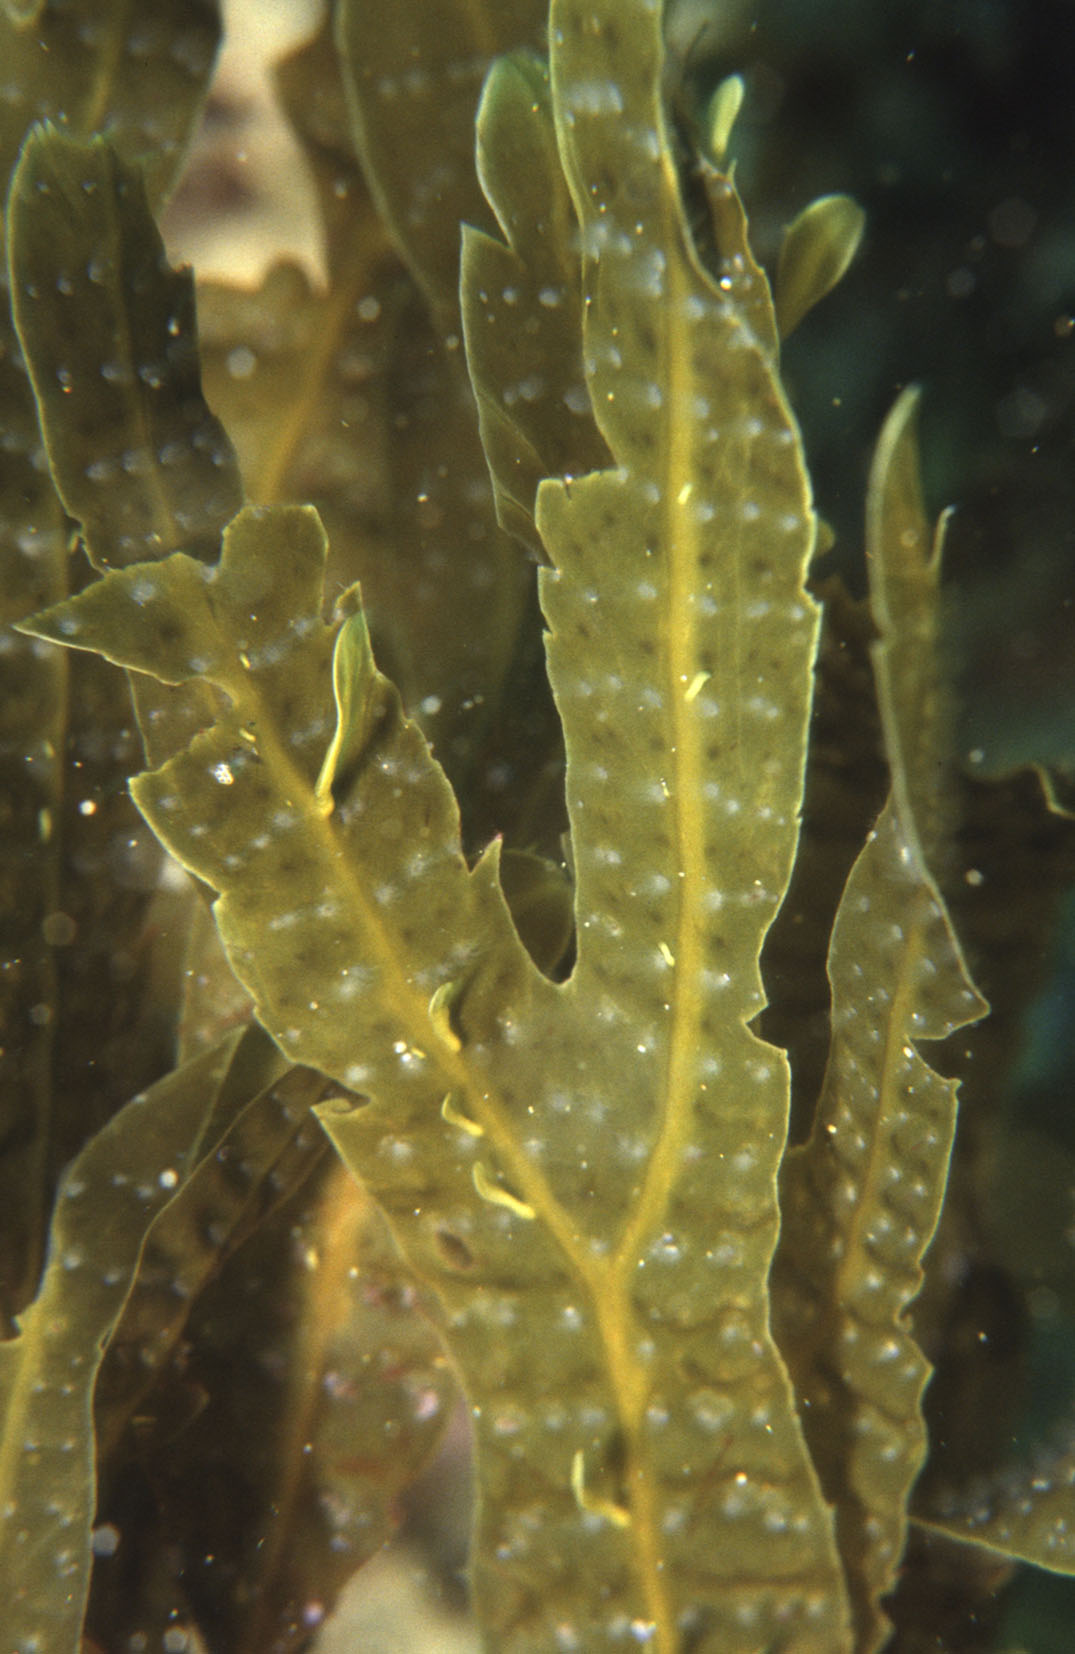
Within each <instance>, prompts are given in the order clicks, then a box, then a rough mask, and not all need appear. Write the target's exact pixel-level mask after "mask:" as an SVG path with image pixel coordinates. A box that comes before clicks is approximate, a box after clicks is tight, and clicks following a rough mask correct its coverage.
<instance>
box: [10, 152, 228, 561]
mask: <svg viewBox="0 0 1075 1654" xmlns="http://www.w3.org/2000/svg"><path fill="white" fill-rule="evenodd" d="M8 225H9V235H10V243H11V244H10V249H9V252H10V263H11V281H12V306H13V312H14V316H15V323H16V326H17V328H18V331H19V336H20V342H21V344H22V348H23V351H24V354H25V356H26V360H27V365H28V367H29V370H30V378H31V382H32V384H33V388H34V394H35V396H36V399H37V405H38V413H39V415H40V418H41V425H42V432H43V435H44V438H45V445H46V448H47V450H48V455H49V463H50V466H51V469H52V476H53V481H54V482H55V484H56V487H57V490H58V492H59V494H60V497H61V499H62V500H63V503H64V506H65V507H66V509H67V511H68V512H69V514H70V515H71V516H72V517H75V518H77V519H78V521H79V522H80V523H81V524H82V529H83V534H84V536H85V540H86V549H87V551H88V553H89V556H90V559H91V561H92V562H93V563H94V564H95V566H96V567H97V568H109V567H112V566H117V565H120V566H121V565H124V564H128V563H138V562H145V561H146V560H148V559H149V558H153V557H161V556H164V555H166V554H167V553H168V552H169V551H173V550H175V549H176V548H178V547H183V549H184V550H186V551H188V552H191V553H193V554H194V555H196V556H201V557H203V558H205V559H206V560H211V559H212V558H214V557H215V556H216V553H217V550H218V547H219V543H220V534H221V530H222V529H223V527H224V524H225V523H226V522H227V521H228V519H229V518H230V517H232V516H233V515H234V513H235V512H236V511H237V510H238V509H239V506H240V504H241V501H242V493H241V488H240V483H239V475H238V469H237V467H236V464H235V456H234V454H233V453H232V450H231V445H230V443H229V442H228V439H227V437H226V436H225V434H224V431H223V429H222V427H221V425H220V424H219V422H218V421H217V420H216V419H215V418H214V416H213V415H212V413H211V412H210V410H209V408H208V407H207V406H206V404H205V401H204V400H203V398H202V395H201V385H200V382H199V374H198V349H197V333H196V327H195V321H194V289H193V281H192V278H191V275H190V272H189V271H182V272H176V271H174V270H171V269H170V268H169V267H168V263H167V260H166V258H165V256H164V247H163V243H162V242H161V238H160V233H159V231H158V230H157V227H156V225H155V224H154V222H153V219H152V216H151V214H150V211H149V206H148V203H147V200H146V194H145V188H144V186H143V184H142V181H141V178H140V177H139V175H138V174H137V173H136V172H135V171H133V170H131V169H130V168H128V167H127V166H125V165H124V164H123V162H122V161H121V160H120V159H119V157H118V155H117V154H116V153H115V151H114V150H113V149H112V148H110V146H109V145H108V144H107V143H105V142H104V140H102V139H96V140H94V141H93V142H91V143H88V144H84V143H78V142H76V141H75V140H74V139H71V138H69V137H67V136H66V135H65V134H63V133H61V132H59V131H56V130H44V131H38V132H35V133H34V134H32V136H31V137H30V138H29V139H28V140H27V143H26V146H25V148H24V150H23V153H22V157H21V159H20V162H19V165H18V168H17V169H16V172H15V177H14V180H13V182H12V189H11V201H10V204H9V207H8Z"/></svg>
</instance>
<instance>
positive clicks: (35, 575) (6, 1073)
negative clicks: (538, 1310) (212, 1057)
mask: <svg viewBox="0 0 1075 1654" xmlns="http://www.w3.org/2000/svg"><path fill="white" fill-rule="evenodd" d="M218 33H219V26H218V19H217V12H216V7H215V5H213V4H212V3H208V0H204V3H203V0H198V3H196V4H191V3H190V0H163V3H161V0H134V3H133V4H130V5H124V6H120V7H114V6H108V5H102V4H100V3H99V0H75V3H68V0H43V3H39V4H22V3H15V0H12V3H11V4H9V5H8V6H7V7H6V8H0V81H2V95H0V196H2V197H3V199H4V200H5V201H6V199H7V197H8V186H9V183H10V177H11V173H12V171H13V169H14V166H15V162H16V159H17V156H18V153H19V149H20V147H21V145H22V142H23V140H24V138H25V135H26V133H27V131H28V130H29V128H30V127H31V126H32V125H33V123H34V122H35V121H39V120H42V119H45V118H49V117H51V118H54V119H58V118H60V117H61V115H62V117H63V118H64V119H65V120H66V121H67V123H68V127H69V130H75V131H80V132H83V133H85V132H86V131H87V130H88V129H90V128H92V127H93V126H99V125H105V124H107V125H108V127H109V131H110V135H111V137H112V139H113V141H114V142H116V144H117V145H118V146H119V148H120V149H121V150H122V152H123V153H124V154H125V155H126V156H127V157H128V158H129V159H130V158H133V157H142V158H144V159H145V161H146V163H147V165H148V166H149V169H150V173H151V181H150V191H151V195H152V197H153V198H154V200H158V199H159V198H160V196H161V193H162V192H163V191H164V190H165V189H166V187H167V185H168V183H169V182H170V180H171V179H172V178H173V177H174V174H175V169H176V167H177V165H178V162H179V159H180V158H181V156H182V153H183V150H184V148H185V146H186V141H187V138H188V136H189V133H190V130H191V127H192V125H193V123H194V122H195V121H196V120H197V117H198V113H199V110H200V108H201V104H202V101H203V98H204V95H205V90H206V87H207V85H208V78H209V71H210V69H211V67H212V60H213V54H214V52H215V49H216V43H217V37H218ZM0 242H2V243H3V244H4V245H3V250H0V431H2V433H3V435H2V440H0V625H2V626H3V628H4V630H3V635H2V637H0V798H3V799H4V801H5V804H4V806H3V824H2V828H0V909H2V911H3V919H2V924H3V929H4V934H5V937H6V942H5V956H6V958H7V959H8V960H9V961H14V960H15V959H16V958H17V959H18V961H19V963H18V965H17V966H14V965H11V966H9V968H8V969H6V970H5V971H4V973H3V981H2V983H0V1050H2V1055H0V1139H2V1140H3V1143H4V1152H3V1156H2V1161H0V1214H2V1217H0V1226H2V1232H3V1233H2V1241H0V1260H2V1261H0V1303H2V1306H3V1309H2V1312H0V1313H2V1314H3V1317H4V1320H5V1322H6V1318H7V1314H8V1312H9V1310H10V1308H11V1306H12V1305H16V1306H18V1305H20V1304H24V1303H26V1302H27V1300H28V1299H29V1298H30V1297H32V1296H33V1292H34V1290H35V1287H36V1282H37V1277H38V1274H39V1270H40V1265H41V1258H42V1250H43V1245H44V1221H45V1214H46V1213H47V1211H48V1208H49V1205H50V1204H51V1199H52V1194H53V1188H54V1183H55V1178H56V1176H57V1174H58V1171H59V1168H60V1167H61V1166H62V1165H64V1164H65V1163H66V1162H67V1161H69V1160H70V1159H71V1158H72V1156H73V1155H74V1154H75V1153H76V1152H77V1149H78V1147H79V1146H80V1145H81V1143H82V1142H83V1141H84V1140H85V1137H86V1134H87V1132H88V1131H91V1130H92V1129H94V1127H95V1126H96V1125H97V1124H98V1123H100V1119H101V1117H102V1114H104V1113H107V1112H108V1111H110V1109H111V1108H112V1107H114V1106H117V1105H118V1103H119V1102H120V1101H121V1100H122V1099H123V1098H124V1097H126V1096H128V1095H129V1094H130V1092H131V1091H132V1090H135V1089H137V1088H138V1087H139V1085H140V1084H141V1083H142V1079H143V1078H144V1079H145V1080H146V1081H148V1080H149V1079H151V1078H152V1077H153V1076H154V1075H155V1074H156V1073H157V1072H159V1068H156V1067H154V1066H153V1063H154V1058H155V1055H156V1050H157V1049H158V1044H159V1042H157V1041H155V1040H154V1039H153V1038H146V1037H144V1027H143V1029H142V1030H141V1032H142V1034H143V1037H141V1038H139V1037H138V1036H137V1035H136V1036H135V1038H134V1039H133V1040H132V1042H131V1048H132V1049H135V1048H136V1049H137V1068H136V1069H135V1070H134V1071H131V1072H127V1073H126V1074H124V1073H123V1072H122V1071H123V1064H122V1063H121V1064H118V1065H117V1066H118V1070H119V1073H118V1075H117V1083H116V1093H117V1094H116V1095H114V1096H112V1095H109V1093H108V1088H107V1087H102V1086H101V1085H99V1084H98V1083H97V1081H98V1080H99V1076H100V1069H97V1071H96V1074H94V1075H92V1076H91V1074H90V1070H89V1068H88V1067H87V1061H86V1059H87V1058H88V1057H90V1056H92V1055H95V1054H96V1053H97V1052H98V1051H99V1049H100V1038H101V1030H102V1027H103V1026H104V1025H105V1023H106V1022H107V1020H108V1018H109V1017H114V1016H116V1014H117V1011H118V1005H119V996H117V994H116V992H115V985H114V983H113V982H111V981H110V980H109V977H108V973H107V971H102V970H99V969H96V968H95V965H94V964H93V963H90V964H89V966H88V968H86V969H84V970H83V971H82V973H81V974H80V973H79V970H78V968H77V966H75V965H74V964H73V963H72V962H73V961H74V960H75V957H76V952H77V954H78V955H79V958H80V959H81V961H82V962H85V961H86V960H87V959H90V960H92V953H91V951H90V950H91V948H92V945H93V941H94V940H95V939H96V938H104V946H103V947H102V949H101V952H102V954H103V955H105V956H109V957H111V956H114V955H116V954H118V953H119V952H121V951H122V950H123V949H124V948H126V947H127V946H128V942H129V939H130V938H131V937H132V936H134V935H136V934H140V933H141V931H142V920H141V917H136V918H135V919H134V921H133V923H132V922H131V921H132V912H131V909H132V906H133V903H132V902H131V899H130V893H129V892H127V893H124V894H123V895H122V896H121V897H120V899H119V900H118V901H117V902H116V903H115V904H114V905H111V904H109V903H108V901H107V898H104V899H102V894H101V893H102V888H103V885H102V879H101V876H100V873H99V871H98V870H99V869H101V867H102V858H103V851H104V847H106V846H107V845H108V844H109V843H120V842H127V841H129V840H130V839H131V837H132V834H133V832H135V831H136V830H137V828H136V826H135V823H134V821H133V818H132V816H131V812H130V810H129V809H127V808H126V800H125V799H123V798H122V796H120V797H119V799H118V801H117V798H116V794H115V790H114V789H115V788H116V787H117V786H122V784H123V780H124V779H125V773H126V772H125V768H124V763H123V759H124V758H125V757H126V752H125V751H124V752H123V757H120V758H117V760H116V762H115V763H114V764H112V765H109V763H108V762H107V760H106V757H105V755H107V754H111V753H112V752H113V751H116V752H119V751H120V749H123V748H124V747H125V744H126V743H125V738H124V736H123V735H122V734H121V733H120V732H121V731H123V730H124V729H125V727H126V725H127V724H128V723H129V721H130V710H129V699H128V696H127V692H126V688H125V686H124V685H123V684H122V682H120V681H118V680H117V681H116V683H115V685H114V687H113V689H112V691H111V694H109V693H108V692H107V686H105V689H104V692H102V679H101V677H100V674H99V672H98V671H97V670H96V663H78V662H75V661H70V662H67V663H65V662H64V661H63V659H62V657H61V656H60V655H59V654H58V652H57V651H53V650H49V651H45V652H42V651H41V649H40V646H39V645H38V644H36V643H34V642H32V641H31V640H29V639H25V638H19V637H17V636H15V635H12V633H11V632H10V631H9V630H8V626H9V623H10V622H11V621H13V620H17V619H19V618H21V617H22V616H24V615H26V614H29V613H32V612H33V610H35V609H39V608H42V607H43V606H45V605H46V604H47V603H50V602H55V601H56V600H57V599H58V598H60V597H62V596H63V594H64V593H65V591H66V590H67V582H68V578H69V575H70V567H71V563H70V556H69V551H68V544H67V542H68V535H69V527H70V525H69V524H68V523H67V522H66V521H65V519H64V515H63V511H62V509H61V507H60V504H59V501H58V500H57V498H56V495H55V491H54V489H53V487H52V483H51V480H50V478H49V476H48V473H47V471H46V470H45V469H44V468H43V467H42V465H41V463H40V460H41V454H40V449H41V436H40V430H39V425H38V417H37V410H36V408H35V406H34V401H33V397H32V395H31V393H30V386H29V383H28V380H27V376H26V371H25V366H24V363H23V361H22V357H21V353H20V350H19V347H18V342H17V339H16V337H15V333H14V328H13V324H12V322H11V319H10V316H9V313H8V284H7V258H6V234H5V231H4V229H3V226H2V224H0ZM56 274H57V272H56V270H55V268H53V269H52V270H51V271H50V279H53V280H54V279H55V276H56ZM84 667H88V668H89V669H88V670H86V669H83V668H84ZM91 745H92V748H93V751H94V753H95V754H96V762H94V763H92V764H91V763H89V762H86V761H85V759H86V754H87V750H88V748H89V747H90V746H91ZM76 753H77V754H78V755H79V757H80V759H82V760H83V768H82V770H81V772H80V777H79V779H80V782H81V784H82V788H83V789H84V790H80V791H77V792H76V791H75V789H74V788H73V787H68V786H66V784H65V783H66V776H67V773H68V772H67V771H66V769H65V762H64V760H65V759H67V758H69V757H70V756H72V755H74V754H76ZM98 786H99V787H100V790H99V791H95V789H97V788H98ZM91 795H92V796H93V797H94V798H95V799H97V800H101V799H102V798H103V797H104V796H105V795H108V797H109V805H108V808H107V809H106V808H103V807H99V808H98V809H97V811H96V813H95V815H94V817H93V818H92V820H89V819H87V818H85V817H81V816H79V815H78V813H77V806H78V803H79V802H80V801H81V800H84V799H90V798H91ZM120 835H122V837H121V836H120ZM91 867H92V868H93V872H92V873H91V872H89V871H88V870H89V869H90V868H91ZM113 889H114V886H113ZM106 911H107V915H108V917H107V925H106V924H105V923H104V922H103V916H104V914H105V912H106ZM95 912H96V913H99V914H101V915H102V922H101V923H100V924H97V925H93V924H92V921H91V915H93V914H94V913H95ZM50 915H67V919H66V920H63V919H61V920H60V921H59V922H60V923H61V924H64V923H69V922H70V920H71V918H72V917H74V918H75V919H76V920H77V921H79V922H80V932H79V948H78V950H76V949H74V948H68V949H66V950H63V949H60V950H58V949H57V947H56V945H54V942H53V941H50V940H49V939H48V933H47V931H46V930H44V929H43V926H44V925H45V923H46V921H47V920H48V919H49V917H50ZM53 922H54V923H56V922H57V921H55V920H54V921H53ZM106 929H107V936H105V931H106ZM120 1014H122V1013H120ZM130 1020H131V1023H132V1024H133V1022H134V1020H135V1018H134V1017H132V1018H131V1019H130ZM113 1026H115V1024H113ZM120 1076H122V1077H120ZM88 1078H90V1080H91V1082H92V1083H91V1085H90V1089H91V1090H92V1091H93V1092H94V1097H93V1102H92V1104H91V1105H90V1109H88V1108H87V1079H88ZM91 1111H92V1115H93V1117H92V1118H91Z"/></svg>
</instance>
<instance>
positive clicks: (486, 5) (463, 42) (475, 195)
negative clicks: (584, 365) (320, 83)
mask: <svg viewBox="0 0 1075 1654" xmlns="http://www.w3.org/2000/svg"><path fill="white" fill-rule="evenodd" d="M545 11H546V7H545V3H544V0H423V3H422V5H421V6H418V7H412V6H391V7H388V8H385V7H384V6H380V5H376V4H372V3H371V0H340V5H339V7H338V10H337V17H336V38H337V41H338V43H339V48H340V59H341V62H342V64H343V67H344V73H345V78H346V79H347V90H348V97H349V100H350V104H351V111H352V115H353V118H354V128H355V143H356V147H357V148H358V151H359V154H360V155H361V157H362V164H363V166H364V168H365V172H366V176H367V178H368V179H369V181H370V185H371V187H372V189H373V193H374V196H375V198H376V200H377V203H378V205H379V207H380V209H381V212H382V214H383V216H384V218H385V221H386V223H388V224H389V225H390V226H391V228H392V233H393V235H394V236H395V238H396V241H397V243H398V245H399V248H400V250H401V252H402V253H403V256H404V258H405V260H406V262H407V264H408V266H409V268H410V269H411V271H412V272H413V274H414V275H415V277H416V278H417V280H418V283H419V286H420V287H421V288H422V291H423V292H424V293H425V295H426V298H427V299H428V301H429V304H430V307H431V309H432V312H433V315H434V317H435V318H436V320H437V323H438V325H439V326H440V327H441V328H442V329H443V330H446V331H454V330H455V329H456V328H457V326H458V315H459V308H458V293H459V226H460V225H461V224H463V223H478V224H484V225H489V222H490V218H489V209H488V207H487V206H486V204H485V201H484V199H483V197H482V192H481V189H480V187H479V184H478V180H477V177H476V175H475V170H474V116H475V113H476V111H477V107H478V97H479V94H480V92H481V84H482V79H483V77H484V75H485V72H486V70H487V69H488V68H489V65H490V64H491V62H492V61H493V59H494V58H495V57H496V56H497V55H498V54H499V53H500V52H507V51H511V50H513V49H515V48H518V47H521V46H534V47H536V46H539V45H540V44H541V38H542V34H543V24H544V19H545Z"/></svg>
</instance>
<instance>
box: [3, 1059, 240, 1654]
mask: <svg viewBox="0 0 1075 1654" xmlns="http://www.w3.org/2000/svg"><path fill="white" fill-rule="evenodd" d="M237 1040H238V1036H232V1038H231V1040H230V1041H228V1042H226V1043H225V1044H224V1045H223V1046H222V1047H220V1048H219V1049H218V1050H215V1051H212V1052H210V1053H208V1054H207V1055H205V1056H203V1057H200V1058H198V1059H196V1060H195V1061H194V1062H192V1063H191V1064H190V1065H189V1066H187V1067H186V1068H182V1069H177V1070H176V1071H175V1072H174V1073H172V1074H169V1075H167V1076H166V1077H165V1078H164V1079H162V1080H160V1081H159V1082H158V1083H157V1084H156V1085H155V1086H153V1087H152V1088H151V1089H150V1090H149V1091H148V1092H146V1093H145V1094H144V1095H143V1096H141V1097H137V1098H135V1099H134V1100H133V1101H132V1102H131V1103H129V1104H128V1105H127V1107H126V1108H125V1109H123V1110H121V1112H120V1113H119V1114H118V1115H116V1116H115V1117H114V1119H112V1120H111V1121H109V1123H108V1125H106V1126H105V1127H104V1129H103V1130H102V1131H100V1132H99V1133H98V1134H97V1136H96V1137H94V1138H93V1140H92V1142H90V1143H89V1144H88V1145H87V1147H86V1148H85V1149H84V1150H83V1152H82V1154H81V1155H80V1156H79V1157H78V1159H77V1160H76V1161H75V1162H74V1164H73V1165H72V1166H71V1167H70V1169H69V1170H68V1172H67V1175H66V1177H65V1178H64V1181H63V1184H62V1186H61V1189H60V1192H59V1195H58V1204H57V1213H56V1218H55V1220H54V1223H53V1228H52V1239H51V1252H50V1257H49V1262H48V1267H47V1269H46V1271H45V1275H44V1279H43V1281H42V1286H41V1291H40V1293H39V1295H38V1297H37V1299H36V1300H35V1301H34V1303H33V1304H32V1305H31V1306H30V1308H29V1309H28V1310H27V1311H26V1312H25V1314H24V1315H23V1316H22V1320H21V1328H20V1331H19V1334H18V1336H17V1338H16V1339H14V1340H13V1341H11V1342H8V1343H4V1344H0V1393H2V1400H3V1407H2V1411H0V1419H2V1424H3V1436H2V1440H0V1513H2V1523H3V1530H2V1532H3V1542H2V1543H0V1588H2V1592H3V1602H4V1632H5V1637H6V1638H7V1639H8V1640H9V1641H10V1643H11V1646H12V1647H13V1648H16V1649H19V1650H26V1651H32V1650H35V1649H41V1650H44V1649H49V1650H53V1649H55V1650H56V1651H57V1654H60V1651H70V1654H74V1651H75V1650H77V1648H78V1646H79V1641H80V1630H81V1626H82V1615H83V1609H84V1606H85V1599H86V1592H87V1589H88V1583H89V1574H90V1564H91V1555H92V1553H91V1544H90V1528H91V1524H92V1518H93V1512H94V1501H95V1482H94V1466H95V1448H94V1428H93V1411H92V1403H93V1388H94V1384H95V1381H96V1378H97V1373H98V1369H99V1367H100V1363H101V1359H102V1356H103V1352H104V1346H105V1344H106V1342H107V1340H108V1337H109V1335H110V1333H111V1331H112V1328H113V1327H114V1325H115V1323H116V1320H117V1318H118V1316H119V1314H120V1312H121V1310H122V1307H123V1301H124V1297H125V1294H126V1292H127V1289H128V1287H129V1284H130V1280H131V1277H132V1275H133V1272H134V1270H135V1267H136V1265H137V1261H138V1256H139V1251H140V1248H141V1245H142V1242H143V1238H144V1236H145V1234H146V1231H147V1229H148V1228H149V1226H150V1225H151V1223H152V1222H153V1219H154V1218H155V1216H156V1215H157V1214H158V1213H159V1212H160V1211H161V1210H162V1209H163V1208H164V1207H165V1206H166V1205H167V1203H168V1202H169V1200H171V1198H172V1192H173V1190H174V1188H175V1187H176V1185H177V1184H178V1182H179V1179H180V1174H181V1171H182V1166H183V1157H184V1154H185V1153H186V1151H187V1149H188V1146H189V1144H190V1143H191V1141H192V1140H193V1139H194V1138H195V1137H196V1136H197V1134H198V1130H199V1126H200V1124H201V1122H202V1120H203V1117H204V1116H205V1115H206V1113H207V1112H208V1111H210V1110H211V1109H212V1107H213V1105H214V1102H215V1098H216V1093H217V1091H218V1089H219V1086H220V1084H221V1081H222V1080H223V1078H224V1075H225V1074H226V1071H227V1067H228V1063H229V1061H230V1060H231V1057H232V1054H233V1052H234V1049H235V1046H236V1043H237Z"/></svg>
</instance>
